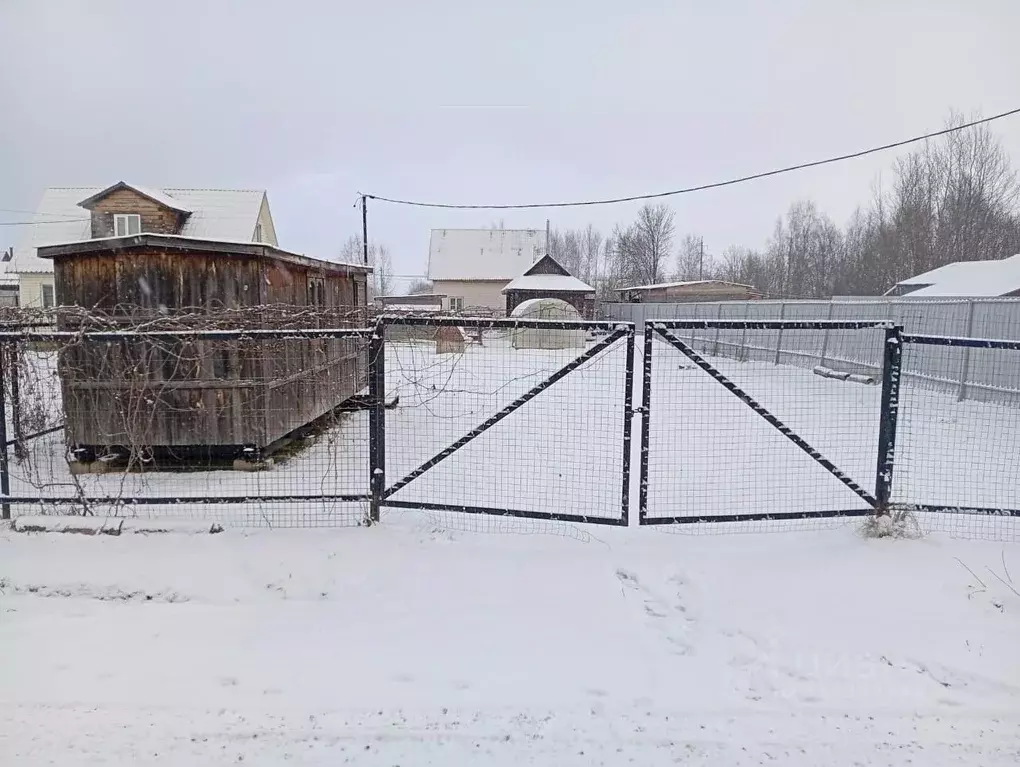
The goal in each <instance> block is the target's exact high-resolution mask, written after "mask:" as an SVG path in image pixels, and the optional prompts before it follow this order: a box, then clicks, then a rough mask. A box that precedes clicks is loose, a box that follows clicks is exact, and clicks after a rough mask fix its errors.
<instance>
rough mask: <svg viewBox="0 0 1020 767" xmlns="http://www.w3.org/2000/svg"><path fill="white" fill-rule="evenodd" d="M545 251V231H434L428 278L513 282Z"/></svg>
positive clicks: (430, 240) (431, 239) (430, 246)
mask: <svg viewBox="0 0 1020 767" xmlns="http://www.w3.org/2000/svg"><path fill="white" fill-rule="evenodd" d="M545 251H546V240H545V230H544V229H433V230H432V236H431V238H430V239H429V266H428V278H429V279H430V280H479V281H484V280H491V281H503V282H509V281H510V280H512V279H513V278H514V277H516V276H518V275H519V274H522V273H523V272H524V271H525V270H526V269H528V268H530V267H531V266H532V265H534V264H535V262H536V261H538V260H539V259H540V258H541V257H542V256H543V255H545Z"/></svg>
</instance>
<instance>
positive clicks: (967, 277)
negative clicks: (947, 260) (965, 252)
mask: <svg viewBox="0 0 1020 767" xmlns="http://www.w3.org/2000/svg"><path fill="white" fill-rule="evenodd" d="M911 288H913V289H911ZM1018 290H1020V253H1017V254H1016V255H1014V256H1010V257H1009V258H1002V259H997V260H994V261H955V262H953V263H951V264H946V265H945V266H940V267H939V268H938V269H932V270H931V271H930V272H925V273H924V274H919V275H917V276H916V277H911V278H910V279H907V280H903V281H901V282H898V283H896V286H895V287H893V288H892V289H891V290H890V291H889V292H888V293H887V295H888V294H895V295H902V296H909V297H910V298H943V297H947V296H966V297H979V296H1005V295H1009V294H1010V293H1014V292H1016V291H1018Z"/></svg>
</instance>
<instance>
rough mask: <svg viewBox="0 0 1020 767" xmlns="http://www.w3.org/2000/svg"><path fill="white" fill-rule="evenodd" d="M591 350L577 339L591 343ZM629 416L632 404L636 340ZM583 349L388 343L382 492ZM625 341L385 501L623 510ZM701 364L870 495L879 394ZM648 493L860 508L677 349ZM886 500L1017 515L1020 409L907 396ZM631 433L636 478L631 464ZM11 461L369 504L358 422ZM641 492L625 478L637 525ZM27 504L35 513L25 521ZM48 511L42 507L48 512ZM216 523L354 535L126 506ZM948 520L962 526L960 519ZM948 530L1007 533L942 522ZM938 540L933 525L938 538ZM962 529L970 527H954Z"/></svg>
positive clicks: (21, 469) (693, 506)
mask: <svg viewBox="0 0 1020 767" xmlns="http://www.w3.org/2000/svg"><path fill="white" fill-rule="evenodd" d="M590 346H591V344H590V343H589V347H590ZM637 348H638V352H639V354H638V358H637V360H636V364H635V370H636V373H635V380H634V392H633V393H634V402H633V404H634V406H640V405H641V394H642V391H641V390H642V387H641V380H640V376H641V369H642V364H641V362H642V361H641V358H640V350H641V344H640V338H639V343H638V344H637ZM579 353H580V350H575V349H567V350H556V351H550V350H514V349H512V348H511V347H510V346H509V344H508V343H507V340H506V339H505V338H501V337H499V336H498V335H496V334H493V335H490V336H489V337H488V338H487V340H486V343H485V346H483V347H477V346H469V347H468V349H467V352H466V353H464V354H452V355H436V354H435V353H434V346H433V345H432V344H420V343H419V344H416V343H403V344H390V345H389V346H388V348H387V377H386V380H387V396H388V398H390V399H393V398H397V400H398V402H397V406H396V407H395V408H394V409H392V410H387V412H386V419H387V420H386V439H387V484H388V485H389V486H392V485H393V484H395V483H397V482H398V481H400V480H401V479H402V478H404V477H406V476H407V475H408V474H410V473H411V472H412V471H413V470H414V469H416V468H417V467H419V466H420V465H422V464H423V463H425V462H426V461H427V460H429V459H430V458H432V457H433V456H435V455H436V454H438V453H440V452H441V451H443V450H444V449H445V448H447V447H448V446H449V445H451V444H453V443H454V442H455V441H456V440H457V439H459V438H460V437H462V436H463V435H465V434H467V433H469V432H470V431H471V430H472V429H474V428H475V427H477V426H478V425H479V424H481V423H483V422H484V421H485V420H486V419H487V418H489V417H491V416H492V415H493V414H495V413H497V412H499V411H500V409H502V408H503V407H505V406H506V405H507V404H509V403H510V402H512V401H513V400H514V399H515V398H517V397H519V396H520V395H521V394H523V393H525V392H527V391H528V390H529V389H531V388H532V387H533V386H535V385H536V384H538V383H539V382H541V381H542V380H543V379H545V378H547V377H548V376H549V375H551V374H552V373H554V372H555V371H556V370H558V369H559V368H560V367H562V366H563V365H565V364H567V363H569V362H570V361H571V360H573V359H575V358H576V357H577V355H578V354H579ZM625 353H626V345H625V342H624V341H623V340H621V341H617V342H616V343H615V344H614V345H612V346H611V347H609V349H608V350H605V351H603V352H602V353H600V354H599V355H597V356H595V357H594V358H593V359H591V360H589V361H588V362H586V363H584V364H583V365H582V366H581V367H580V368H578V369H577V370H575V371H574V372H571V373H570V374H569V375H567V376H566V377H565V378H563V379H562V380H560V381H558V382H557V383H555V384H554V385H553V386H551V387H550V388H548V389H547V390H545V391H543V392H542V393H541V394H539V395H538V396H537V397H536V398H535V399H533V400H532V401H530V402H528V403H527V404H526V405H524V407H522V408H520V409H518V410H516V411H515V412H513V413H512V414H511V415H509V416H508V417H506V418H504V419H503V420H501V421H500V422H499V423H498V424H496V425H495V426H494V427H493V428H491V429H489V430H487V431H485V432H483V433H482V434H481V435H480V436H478V437H477V438H476V439H473V440H472V441H470V442H469V443H467V444H466V445H465V446H464V447H463V448H461V449H459V450H458V451H456V452H455V453H453V454H452V455H450V456H449V457H448V458H446V459H445V460H443V461H441V462H439V463H438V464H436V466H435V467H434V468H432V469H430V470H429V471H427V472H425V473H424V474H422V475H421V476H420V477H418V478H416V479H414V480H413V481H412V482H410V483H409V484H407V485H406V486H405V487H402V488H401V489H400V490H398V491H397V492H396V493H395V494H394V495H393V496H392V500H393V501H413V502H433V503H442V504H465V505H472V506H486V507H493V508H512V509H521V510H526V511H539V512H551V513H560V514H571V515H577V516H585V517H588V518H600V519H604V520H617V519H619V518H620V516H621V513H622V499H623V421H624V386H625V376H626V368H625V365H626V354H625ZM709 359H710V361H711V362H712V364H714V365H716V366H717V367H718V368H719V369H720V371H721V372H722V373H723V374H724V375H726V376H727V377H728V378H730V379H731V380H732V381H733V382H734V383H735V384H736V385H738V386H739V387H741V388H742V389H744V390H745V391H746V392H747V394H748V395H750V396H751V397H753V398H754V399H755V400H756V401H757V402H759V403H760V404H761V405H762V406H764V407H765V408H767V409H768V410H769V411H770V412H771V413H773V414H774V415H775V416H776V417H778V418H779V419H780V420H781V421H782V422H783V423H785V424H786V425H788V426H789V427H791V428H792V429H793V431H794V432H796V434H798V435H799V436H800V437H802V438H803V439H804V440H806V441H807V442H808V443H809V444H810V445H811V446H812V447H813V448H814V449H816V450H818V451H819V452H820V453H821V454H822V455H823V456H824V457H825V458H827V459H829V460H831V461H832V462H833V463H834V464H835V465H836V466H837V467H838V468H839V469H840V470H842V471H843V472H845V473H846V474H847V475H848V476H849V477H850V478H851V479H853V480H854V481H855V482H856V483H858V484H859V485H860V486H861V487H862V488H864V489H865V490H866V491H868V492H871V493H873V492H874V487H875V473H876V464H877V449H878V426H879V419H880V412H879V405H880V395H881V392H880V388H881V387H880V386H879V385H870V386H869V385H863V384H855V383H850V382H842V381H835V380H832V379H828V378H822V377H819V376H816V375H813V374H812V373H811V372H810V371H808V370H805V369H803V368H798V367H792V366H786V365H773V364H770V363H766V362H737V361H733V360H730V359H726V358H722V357H709ZM651 391H652V398H651V403H650V405H651V414H652V415H651V422H650V423H651V427H650V449H649V454H648V462H649V484H648V515H649V517H650V518H663V517H692V518H693V517H699V516H704V515H728V514H746V513H756V512H761V511H764V510H771V511H776V512H780V511H782V512H809V511H820V510H833V511H835V510H866V509H867V508H868V505H867V503H866V502H865V501H864V500H862V499H861V498H860V497H859V496H858V495H856V494H854V493H853V492H852V491H851V490H850V489H849V488H847V487H846V485H844V484H843V483H841V482H840V481H839V480H838V479H836V478H835V477H834V476H833V475H832V474H831V473H829V472H828V471H826V470H825V469H824V468H823V467H822V466H821V465H820V464H819V463H817V462H816V461H814V460H813V459H812V458H810V457H809V456H808V455H807V454H805V453H804V452H803V451H802V450H801V449H800V448H799V447H797V446H796V445H795V444H793V443H792V442H791V441H789V440H788V439H786V438H785V437H784V436H783V435H782V434H780V433H779V432H778V431H777V430H776V429H775V428H774V427H773V426H771V425H770V424H768V423H767V422H766V421H765V420H763V419H762V418H761V417H760V416H759V415H757V414H756V413H755V412H753V411H752V410H751V408H749V407H748V406H747V405H746V404H745V403H743V402H741V401H740V400H739V399H738V398H736V397H735V396H733V394H732V393H730V392H729V391H727V390H726V389H725V388H724V387H723V386H721V385H720V384H719V383H718V382H716V381H713V380H712V379H711V378H710V377H709V375H708V374H706V373H705V372H704V371H702V370H700V369H698V368H696V367H694V366H693V365H692V364H691V363H690V361H689V360H687V359H686V358H685V357H684V356H683V355H682V354H681V353H680V352H679V351H677V350H676V349H674V348H672V347H671V346H669V345H668V344H666V343H663V342H661V341H660V340H658V339H656V341H655V345H654V351H653V367H652V389H651ZM901 391H902V397H901V408H900V419H899V429H898V451H897V455H896V467H895V471H894V486H893V489H894V494H893V498H894V500H895V501H898V502H901V503H926V504H940V505H947V506H958V505H972V506H984V507H992V508H1012V509H1016V508H1020V483H1017V482H1016V479H1015V476H1016V472H1015V466H1014V463H1015V459H1014V455H1015V452H1016V450H1017V447H1018V445H1017V435H1018V434H1020V409H1018V408H1012V407H1007V406H1002V405H995V404H990V403H982V402H975V401H972V400H968V401H963V402H958V401H957V399H956V397H955V396H953V395H952V394H951V393H947V392H939V391H933V390H929V389H925V388H922V387H920V386H917V385H916V384H914V383H912V382H911V381H910V380H907V381H905V382H904V384H903V387H902V390H901ZM639 436H640V419H635V420H634V430H633V444H632V453H631V457H632V472H633V474H634V477H635V479H636V475H637V471H638V463H639V457H640V454H639V448H640V444H639ZM29 452H30V455H29V458H28V459H27V460H25V461H14V462H13V463H12V494H13V495H17V496H48V497H54V496H75V495H77V494H78V493H79V492H83V493H85V494H87V495H90V496H95V497H134V496H138V497H145V496H156V497H172V498H188V497H195V498H197V497H200V496H203V495H214V496H220V495H224V496H231V497H234V498H237V499H243V498H245V497H251V496H268V497H272V496H281V495H295V494H300V495H340V494H347V495H359V494H367V493H368V492H369V483H368V478H369V456H368V414H367V413H366V412H356V413H351V414H348V415H345V416H344V418H343V420H342V421H341V423H340V424H339V425H338V426H336V427H334V428H332V429H330V430H329V431H328V432H326V433H325V434H322V435H320V436H318V437H316V438H315V439H313V440H311V441H310V442H309V443H308V444H307V445H306V446H305V447H304V448H303V449H301V450H300V451H298V452H297V453H296V454H294V455H293V456H291V457H288V458H287V459H286V460H284V461H282V462H280V463H279V464H278V465H276V466H275V467H273V468H272V469H271V470H269V471H263V472H255V473H239V472H235V471H227V470H219V471H201V472H189V473H180V472H147V473H131V474H124V473H114V474H107V475H82V476H78V477H72V476H71V475H70V473H69V472H68V470H67V462H66V457H65V448H64V445H63V435H62V434H61V433H54V434H50V435H47V436H45V437H42V438H39V439H37V440H34V441H32V442H31V443H30V451H29ZM636 488H637V482H636V481H634V482H632V483H631V491H630V494H629V495H630V501H631V508H632V510H633V512H634V516H636V509H637V492H636ZM38 510H39V509H35V511H38ZM43 510H44V511H48V510H50V509H47V508H45V507H44V508H43ZM127 510H129V512H130V513H134V514H140V515H173V516H186V517H201V518H215V519H219V520H222V521H225V522H228V523H232V524H242V525H246V526H259V525H269V526H274V527H278V526H336V525H344V524H356V523H357V522H358V521H359V520H361V519H362V518H363V517H364V515H365V504H364V503H348V502H340V501H336V500H331V501H325V502H323V501H316V502H308V503H303V504H298V503H282V502H272V501H265V502H260V503H236V504H226V505H199V504H184V505H176V506H154V505H149V506H139V505H134V506H131V507H127V509H121V510H120V513H125V511H127ZM961 519H962V520H963V521H961ZM947 520H948V523H947V524H952V525H958V526H959V525H964V524H969V525H970V526H971V527H972V528H975V529H976V527H977V526H979V525H988V526H992V523H993V522H995V523H996V524H997V525H999V526H1003V525H1005V526H1009V525H1013V524H1014V523H1012V522H1003V521H1002V520H997V521H996V520H992V521H988V520H984V521H980V520H978V519H976V518H970V519H963V518H961V517H959V516H957V515H953V516H950V517H947ZM943 527H946V525H943ZM960 529H961V531H962V532H967V530H966V529H964V528H963V527H961V528H960Z"/></svg>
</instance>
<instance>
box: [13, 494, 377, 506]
mask: <svg viewBox="0 0 1020 767" xmlns="http://www.w3.org/2000/svg"><path fill="white" fill-rule="evenodd" d="M371 498H372V496H371V495H370V494H368V493H354V494H339V495H329V494H318V495H295V494H291V495H203V496H200V497H189V496H186V495H183V496H178V495H159V496H157V495H153V496H129V497H121V496H116V495H107V496H94V497H90V496H80V495H60V496H45V495H31V496H2V497H0V499H2V500H3V502H4V503H10V504H16V505H41V506H118V507H121V506H188V505H191V504H195V505H198V506H218V505H220V504H242V503H313V502H314V503H321V502H323V501H335V502H337V503H361V502H364V501H368V500H371Z"/></svg>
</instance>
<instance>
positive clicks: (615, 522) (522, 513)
mask: <svg viewBox="0 0 1020 767" xmlns="http://www.w3.org/2000/svg"><path fill="white" fill-rule="evenodd" d="M383 505H384V506H386V507H388V508H394V509H423V510H427V511H455V512H458V513H462V514H489V515H491V516H494V517H519V518H521V519H545V520H549V521H551V522H572V523H576V524H585V525H609V526H611V527H626V526H627V519H626V518H624V517H587V516H585V515H583V514H557V513H556V512H547V511H530V510H527V509H509V508H496V507H494V506H468V505H464V504H460V503H434V502H432V501H386V502H384V503H383Z"/></svg>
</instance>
